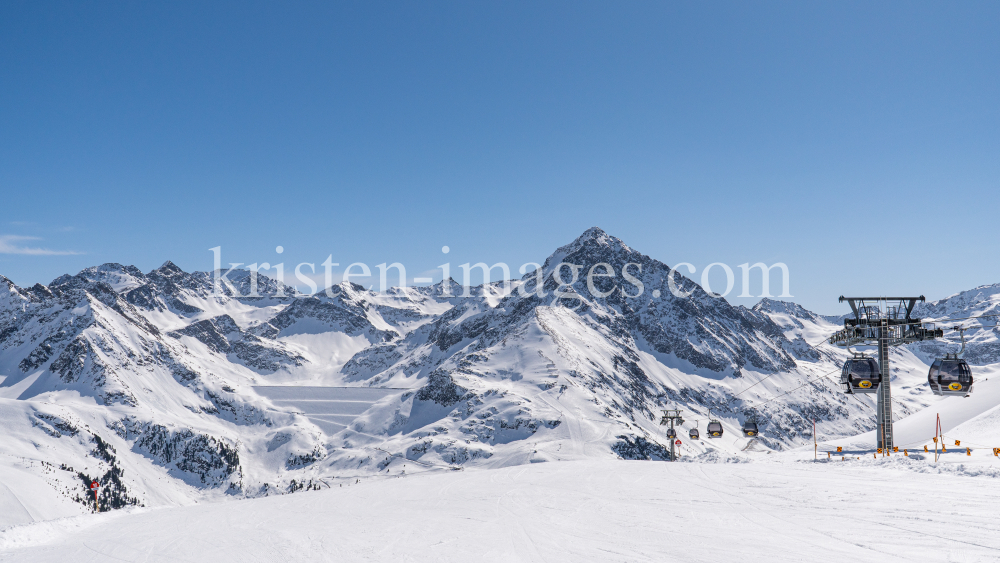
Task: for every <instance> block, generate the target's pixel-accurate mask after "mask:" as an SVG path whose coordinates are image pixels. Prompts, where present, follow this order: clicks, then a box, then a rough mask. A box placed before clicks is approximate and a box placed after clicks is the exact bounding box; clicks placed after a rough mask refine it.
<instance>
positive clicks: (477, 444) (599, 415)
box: [328, 229, 906, 466]
mask: <svg viewBox="0 0 1000 563" xmlns="http://www.w3.org/2000/svg"><path fill="white" fill-rule="evenodd" d="M563 260H565V261H567V262H570V263H573V264H577V265H581V266H583V268H582V270H581V271H582V272H587V271H589V270H590V267H591V266H593V265H595V264H599V263H603V264H608V265H609V266H610V267H611V268H612V269H613V270H615V271H616V272H621V270H622V268H623V267H624V266H625V265H626V264H630V263H631V264H633V266H631V268H632V270H631V272H632V273H634V275H635V278H636V283H633V284H630V285H627V286H624V287H625V291H627V292H628V295H636V294H637V293H638V292H637V287H638V285H636V284H637V283H641V284H642V286H643V287H644V289H645V290H644V292H643V293H642V294H641V295H639V296H638V297H634V298H633V297H627V296H626V295H625V293H623V292H622V290H621V288H622V287H623V286H621V285H618V286H617V288H616V287H615V286H614V285H612V284H610V283H605V282H608V281H609V278H603V279H600V280H595V284H594V285H595V287H594V288H593V289H594V291H592V290H591V288H589V287H588V284H587V283H586V281H585V279H581V280H579V281H578V282H576V283H575V284H573V288H572V297H563V298H557V297H556V296H555V294H554V293H555V290H556V289H557V288H558V287H559V283H558V281H556V280H555V277H554V275H553V274H554V271H555V267H556V265H557V264H558V263H559V262H560V261H563ZM636 265H638V266H639V267H636ZM668 271H669V268H668V267H667V266H666V265H664V264H662V263H659V262H657V261H655V260H652V259H650V258H648V257H646V256H643V255H641V254H639V253H638V252H635V251H634V250H632V249H631V248H629V247H628V246H627V245H625V244H624V243H622V242H621V241H620V240H618V239H615V238H614V237H611V236H609V235H607V234H606V233H604V232H603V231H600V230H599V229H591V230H589V231H587V232H586V233H584V234H583V235H582V236H581V237H580V238H579V239H577V240H576V241H574V242H573V243H571V244H570V245H567V246H564V247H562V248H560V249H559V250H557V252H556V253H554V254H553V255H552V256H551V257H549V259H548V260H546V262H545V264H544V265H543V267H542V273H541V276H542V277H541V279H542V283H541V286H542V287H544V289H545V295H544V296H538V295H533V294H530V290H532V289H534V288H535V286H536V283H537V278H536V277H535V275H534V274H529V275H527V276H525V278H524V279H522V280H519V281H518V282H515V283H514V284H513V287H512V293H511V294H510V295H509V296H507V297H505V298H504V299H501V300H499V301H498V302H497V303H496V305H495V306H491V304H490V303H489V302H487V301H481V300H467V301H464V302H461V303H459V304H458V305H456V306H455V307H454V308H452V309H451V310H449V311H448V312H447V313H445V314H444V315H441V316H440V317H438V318H437V319H436V320H434V321H433V322H431V323H428V324H426V325H424V326H421V327H420V328H418V329H416V330H414V331H413V332H411V333H410V334H408V335H407V336H406V337H405V338H403V339H402V340H401V341H400V342H391V343H383V344H379V345H376V346H372V347H370V348H367V349H365V350H363V351H361V352H359V353H358V354H357V355H356V356H355V357H354V358H352V359H351V360H350V361H349V362H347V363H346V364H345V365H344V368H343V369H342V373H344V374H345V376H346V380H347V381H349V382H354V383H363V384H368V385H379V386H387V387H401V388H412V389H414V390H415V392H414V393H401V394H400V395H399V398H398V401H397V403H396V404H394V405H386V406H385V407H384V409H383V410H382V411H380V412H372V413H369V414H368V415H366V416H364V417H362V418H360V419H359V420H358V421H357V422H356V423H355V424H354V425H353V426H352V427H351V428H349V429H348V430H345V431H343V432H342V433H340V434H338V435H337V436H335V437H333V440H332V443H333V444H334V445H335V446H336V449H335V452H334V453H333V454H331V458H330V460H329V461H328V463H330V464H331V466H336V465H337V464H338V463H340V461H339V459H340V457H341V456H356V455H357V452H355V451H352V449H351V448H352V446H356V445H357V444H359V443H366V444H367V443H376V442H378V443H381V444H382V445H381V446H380V447H382V448H383V449H385V450H387V451H389V452H392V453H395V454H398V455H402V456H404V457H406V458H407V459H411V460H415V459H420V460H424V461H429V462H432V463H435V464H453V463H463V462H470V461H471V462H475V463H479V462H481V463H485V464H487V465H494V466H495V465H505V464H510V463H525V462H528V461H538V460H544V459H573V458H575V457H579V456H586V455H600V453H598V452H605V455H606V452H615V453H617V454H618V455H620V456H622V457H627V458H650V457H651V458H654V459H655V458H663V457H665V455H666V453H665V452H666V445H665V443H664V442H665V441H664V439H663V438H662V435H663V429H662V427H661V426H660V425H659V411H660V410H661V409H664V408H672V407H678V406H679V407H681V408H684V409H686V410H687V412H688V415H687V416H688V417H689V420H690V421H691V422H694V421H696V420H697V421H698V424H700V425H701V429H702V430H703V431H704V428H705V424H706V423H707V421H708V419H709V417H710V416H714V417H718V418H720V419H721V420H722V421H723V422H724V424H725V426H726V430H727V435H726V437H725V438H724V439H722V440H718V441H712V442H697V443H694V444H690V445H689V446H688V447H689V448H690V449H691V450H693V452H695V453H697V452H701V451H705V450H707V449H713V448H720V447H721V448H723V449H727V450H730V451H737V450H739V449H742V448H745V447H747V446H748V442H749V440H747V439H744V438H741V437H739V436H740V435H739V431H738V428H739V426H740V425H741V424H742V422H743V421H744V420H746V419H747V417H749V416H755V414H754V413H755V409H757V410H756V418H757V420H758V422H759V423H760V425H761V426H762V428H763V430H764V433H765V436H764V437H762V438H760V439H759V440H758V443H759V444H761V445H766V446H768V447H772V448H781V447H785V446H787V445H792V444H794V443H796V441H799V440H803V439H804V436H805V435H806V431H807V430H808V432H809V433H811V419H812V418H813V417H815V418H818V419H820V420H821V421H825V423H826V424H828V425H831V426H832V427H837V428H838V429H839V430H840V431H842V432H844V433H857V432H858V431H863V430H866V429H868V428H870V427H871V425H872V424H873V418H872V416H871V413H870V412H867V411H868V409H869V408H870V407H869V406H868V405H865V404H863V403H859V402H857V401H851V400H849V399H848V398H846V397H844V396H842V395H840V394H836V393H833V392H831V391H832V389H831V387H832V385H830V384H829V381H826V382H824V380H819V381H817V382H816V383H815V385H813V386H809V387H807V388H806V389H802V390H801V391H799V392H797V393H796V394H794V395H790V396H789V397H788V398H787V399H785V400H783V401H780V402H777V401H775V402H770V403H767V404H766V405H764V406H763V407H760V408H758V407H757V405H758V404H760V403H764V402H765V401H768V400H769V399H771V398H772V397H774V396H775V395H778V394H780V393H781V392H782V391H784V390H787V389H789V388H790V387H791V386H794V385H797V384H798V383H799V382H801V380H802V379H803V377H804V376H805V377H809V376H815V375H817V374H822V373H823V372H824V371H825V372H827V373H830V372H836V371H839V364H840V362H842V361H843V357H844V354H845V353H844V352H843V351H839V350H825V351H824V352H823V353H822V354H820V353H818V352H816V351H815V350H814V349H812V348H810V347H809V345H808V344H807V343H806V341H805V340H804V336H808V337H813V338H814V341H813V344H815V343H816V341H817V340H820V337H819V333H820V332H822V331H828V332H832V331H833V330H834V327H833V326H832V325H831V323H829V321H827V320H825V319H822V318H819V317H817V316H815V315H812V314H811V313H808V312H805V311H804V310H801V308H799V311H794V310H793V311H792V312H794V313H796V314H797V315H799V316H801V319H799V317H798V316H796V317H793V316H790V315H789V314H788V311H787V310H784V309H782V310H780V311H779V310H778V309H780V308H781V305H780V304H778V303H775V302H772V303H771V305H770V306H769V307H770V308H769V309H768V310H756V309H755V310H747V309H744V308H741V307H733V306H731V305H729V304H728V303H727V302H726V301H725V300H722V299H717V298H714V297H712V296H709V295H708V294H707V293H705V292H704V291H702V290H701V288H700V287H698V286H696V285H695V284H694V283H693V282H691V281H690V280H687V279H684V278H681V277H679V276H678V285H679V286H680V288H681V289H682V290H683V291H692V292H693V293H692V295H691V296H690V297H689V298H683V299H682V298H677V297H674V296H673V295H672V294H671V293H670V291H669V288H668V286H667V284H666V275H667V272H668ZM602 283H603V285H598V284H602ZM654 289H655V290H659V291H658V294H657V297H654V296H653V295H654V293H653V290H654ZM522 290H524V292H525V293H529V294H527V295H526V294H525V293H522ZM563 290H564V291H566V292H567V293H568V290H567V289H566V288H563ZM612 290H615V291H613V292H612ZM598 294H600V295H598ZM765 305H766V304H765ZM790 310H791V309H790ZM772 314H773V315H775V316H776V317H779V316H780V319H779V320H781V321H782V322H785V323H786V324H785V326H783V325H781V324H778V323H776V322H775V321H774V320H773V319H772V317H771V316H769V315H772ZM786 334H787V336H786ZM789 338H791V339H789ZM796 357H798V358H799V359H798V360H797V359H796ZM765 378H766V381H765V382H764V383H762V384H760V385H757V386H754V387H753V388H752V389H751V390H750V391H749V392H747V393H745V394H741V395H739V396H738V395H737V394H738V393H740V392H741V391H742V390H744V389H747V388H750V386H751V385H753V383H754V382H756V381H760V380H763V379H765ZM903 400H906V398H904V399H903ZM710 410H711V411H712V412H711V415H710V412H709V411H710ZM821 424H822V423H821ZM690 426H691V424H689V425H688V426H686V427H685V429H682V430H681V434H682V435H683V434H685V433H686V428H687V427H690ZM526 443H527V444H529V445H530V451H529V450H528V448H526V447H525V444H526ZM477 460H478V461H477Z"/></svg>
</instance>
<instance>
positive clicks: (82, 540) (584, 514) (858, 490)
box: [0, 452, 1000, 563]
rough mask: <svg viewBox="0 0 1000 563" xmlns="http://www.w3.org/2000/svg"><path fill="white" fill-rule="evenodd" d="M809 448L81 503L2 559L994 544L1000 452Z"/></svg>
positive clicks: (318, 557) (951, 548)
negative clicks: (271, 492) (201, 500)
mask: <svg viewBox="0 0 1000 563" xmlns="http://www.w3.org/2000/svg"><path fill="white" fill-rule="evenodd" d="M803 456H804V454H803V453H802V452H790V453H788V454H774V455H764V454H755V455H753V456H750V457H749V458H744V459H750V460H751V461H749V462H745V463H727V462H715V463H713V462H711V461H712V460H703V461H702V462H693V463H685V462H678V463H673V464H671V463H654V462H641V461H639V462H626V461H598V460H593V461H572V462H560V463H541V464H531V465H523V466H515V467H507V468H502V469H492V470H486V469H481V470H469V471H463V472H448V473H441V474H436V475H435V474H422V475H415V476H391V477H387V478H386V477H383V478H381V479H369V480H365V481H362V482H361V483H359V484H354V483H353V482H352V484H350V485H344V486H342V487H341V486H336V487H335V488H333V489H324V490H322V491H316V492H308V493H297V494H293V495H286V496H279V497H269V498H261V499H255V500H245V501H239V502H223V503H212V504H202V505H196V506H187V507H177V508H162V509H153V510H147V509H137V510H132V511H117V512H114V513H105V514H101V515H96V516H93V515H88V516H77V517H73V518H68V519H63V520H56V521H50V522H42V523H37V524H31V525H28V526H20V527H15V528H10V529H8V530H6V531H4V532H0V560H2V561H5V562H22V561H23V562H34V563H43V562H57V563H66V562H67V561H73V562H89V561H142V562H159V561H163V562H167V561H171V562H177V561H192V562H193V561H213V562H218V563H225V562H238V563H248V562H255V561H435V562H440V561H503V562H510V561H573V562H579V561H623V562H624V561H651V562H652V561H656V562H664V561H683V562H702V561H703V562H706V563H718V562H719V561H740V562H741V563H750V562H757V561H760V562H768V563H773V562H777V561H789V562H792V561H795V562H801V561H852V562H854V561H873V562H874V561H878V562H880V563H881V562H885V561H963V562H975V561H983V562H986V561H997V560H1000V519H997V518H996V507H997V506H1000V487H998V486H997V485H1000V480H998V479H997V477H998V476H1000V465H998V464H994V463H990V462H985V463H983V464H982V465H980V466H979V467H978V469H977V470H975V471H973V473H978V477H969V476H965V475H963V473H965V472H966V471H967V467H966V466H963V465H959V464H949V463H942V464H939V465H938V466H936V468H932V467H931V466H930V465H929V464H928V462H927V461H926V460H918V459H912V458H911V459H907V458H904V457H903V456H894V457H892V458H889V459H879V460H872V459H870V458H864V459H863V460H860V461H859V460H856V459H855V460H852V461H847V462H841V461H837V462H823V461H821V462H819V463H815V462H813V461H812V460H811V459H809V460H806V459H804V458H803ZM808 457H809V458H811V457H812V452H809V456H808ZM716 461H720V460H716ZM730 461H733V460H730ZM984 461H985V460H984Z"/></svg>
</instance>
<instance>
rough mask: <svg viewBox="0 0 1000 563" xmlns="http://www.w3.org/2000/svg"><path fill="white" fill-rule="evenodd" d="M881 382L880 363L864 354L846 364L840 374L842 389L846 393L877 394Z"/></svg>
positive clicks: (855, 356)
mask: <svg viewBox="0 0 1000 563" xmlns="http://www.w3.org/2000/svg"><path fill="white" fill-rule="evenodd" d="M881 382H882V376H881V374H880V373H879V369H878V362H876V361H875V359H874V358H869V357H867V356H864V355H862V354H855V355H854V357H853V358H851V359H849V360H847V361H846V362H844V368H843V369H842V370H841V372H840V388H841V390H842V391H843V392H844V393H875V392H876V391H878V386H879V383H881Z"/></svg>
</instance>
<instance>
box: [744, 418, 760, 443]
mask: <svg viewBox="0 0 1000 563" xmlns="http://www.w3.org/2000/svg"><path fill="white" fill-rule="evenodd" d="M756 418H757V417H753V418H747V420H746V422H744V423H743V436H745V437H747V438H755V437H757V435H758V434H760V431H759V430H757V422H756Z"/></svg>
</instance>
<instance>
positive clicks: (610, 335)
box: [0, 228, 1000, 515]
mask: <svg viewBox="0 0 1000 563" xmlns="http://www.w3.org/2000/svg"><path fill="white" fill-rule="evenodd" d="M561 263H569V264H573V265H575V266H579V267H580V268H579V271H578V274H579V275H578V279H577V280H576V281H575V282H574V283H572V284H570V285H567V284H564V283H562V281H563V280H567V281H568V280H569V278H570V268H568V267H563V268H562V269H561V270H558V267H559V265H560V264H561ZM595 266H596V270H597V272H598V273H605V274H609V275H606V276H598V277H594V278H592V279H591V280H589V281H588V278H587V273H588V272H590V271H591V268H592V267H595ZM669 272H670V268H669V267H668V266H667V265H666V264H663V263H662V262H659V261H657V260H655V259H653V258H650V257H648V256H645V255H643V254H642V253H640V252H638V251H636V250H634V249H632V248H630V247H629V246H627V245H626V244H625V243H624V242H622V241H621V240H619V239H617V238H615V237H613V236H611V235H608V234H607V233H605V232H603V231H601V230H600V229H597V228H593V229H589V230H588V231H586V232H585V233H583V234H582V235H581V236H580V237H578V238H577V239H576V240H574V241H573V242H571V243H570V244H567V245H565V246H563V247H560V248H559V249H557V250H556V251H555V252H554V253H553V254H552V255H551V256H549V257H548V258H547V259H546V260H545V261H544V263H543V265H542V267H541V269H540V271H539V272H530V273H528V274H527V275H525V276H524V278H522V279H520V280H513V281H511V282H510V284H509V293H505V290H504V286H505V284H504V283H500V282H496V283H491V284H486V285H483V286H480V287H478V288H474V290H473V291H472V292H471V294H470V295H469V296H466V297H461V296H458V295H459V294H460V292H459V291H458V290H457V289H458V288H457V287H456V284H454V282H453V281H451V280H447V282H445V283H448V284H450V285H451V289H452V291H449V292H444V291H443V289H444V287H443V285H442V284H437V285H434V286H430V287H422V288H405V289H393V290H390V291H387V292H385V293H376V292H372V291H369V290H366V289H365V288H364V287H362V286H359V285H356V284H350V283H342V284H338V285H336V286H334V287H332V288H330V290H329V291H328V292H320V293H318V294H317V295H314V296H309V297H296V296H295V294H294V290H293V289H292V288H289V287H285V286H282V285H280V284H279V283H278V282H276V281H275V280H272V279H269V278H267V277H265V276H259V277H258V279H257V280H256V283H255V282H254V280H253V279H252V278H251V276H250V275H249V273H247V272H232V273H231V274H230V275H229V276H228V280H229V282H227V283H225V284H223V285H222V287H221V295H220V294H219V293H217V292H215V291H214V285H213V284H214V283H215V282H214V277H215V276H214V273H212V272H194V273H187V272H183V271H182V270H181V269H180V268H178V267H177V266H175V265H174V264H172V263H170V262H167V263H165V264H164V265H163V266H161V267H160V268H158V269H156V270H153V271H151V272H149V273H146V274H143V273H142V272H140V271H139V270H138V269H136V268H135V267H132V266H122V265H120V264H105V265H102V266H98V267H94V268H88V269H86V270H83V271H82V272H80V273H79V274H77V275H75V276H69V275H66V276H61V277H60V278H57V279H56V280H53V282H52V283H51V284H49V285H48V286H43V285H35V286H33V287H31V288H20V287H18V286H16V285H15V284H14V283H12V282H10V281H9V280H7V279H6V278H2V277H0V419H2V420H3V429H4V432H5V435H4V440H3V441H2V442H0V472H3V473H4V474H5V475H14V476H15V477H10V479H8V481H10V480H14V481H17V482H19V483H22V484H23V486H25V487H34V488H35V489H37V490H39V491H48V494H47V495H42V496H37V495H36V496H37V498H38V499H43V498H44V500H37V501H34V502H35V506H34V507H33V508H32V509H33V510H36V511H38V512H39V513H43V512H44V513H45V514H56V515H58V514H71V513H73V512H74V511H80V510H85V509H86V507H87V505H88V503H92V502H93V501H92V500H88V499H90V497H89V496H88V493H87V492H86V490H85V489H84V484H85V483H88V482H89V480H91V479H94V478H97V479H98V480H100V481H101V482H102V483H106V484H107V486H106V487H104V488H102V489H101V495H102V496H101V500H102V504H103V506H104V507H118V506H124V505H128V504H146V505H162V504H185V503H191V502H197V501H199V500H202V499H205V498H221V497H223V496H225V495H229V496H233V497H243V496H259V495H266V494H271V493H275V492H290V491H296V490H301V489H303V488H314V487H318V486H325V485H328V484H329V483H330V482H331V480H332V479H337V478H342V477H345V476H349V475H360V474H371V473H377V472H384V471H399V470H402V466H404V465H406V467H407V469H408V470H409V471H411V472H412V471H416V470H428V469H434V468H440V467H458V466H463V465H469V466H475V465H484V466H504V465H511V464H521V463H531V462H538V461H555V460H565V459H579V458H588V457H611V458H614V457H623V458H627V459H663V458H665V457H666V455H667V448H668V445H669V442H668V441H667V440H666V439H665V438H663V427H662V426H661V425H660V424H659V416H660V411H661V410H662V409H666V408H680V409H683V410H684V411H685V418H686V419H687V423H686V424H685V425H684V427H683V429H682V430H681V431H680V432H679V434H680V435H681V436H682V438H685V440H684V444H683V446H682V447H683V448H684V452H685V453H687V454H699V453H704V452H707V451H710V450H722V451H729V452H735V451H738V450H743V449H751V450H761V449H764V450H766V449H785V448H789V447H793V446H795V445H798V444H802V443H804V442H805V441H806V440H807V439H811V432H812V421H813V420H815V421H816V422H817V425H818V427H819V429H820V430H821V432H822V433H824V434H825V435H840V436H852V435H855V434H858V433H860V432H864V431H866V430H870V429H871V428H872V427H873V424H874V420H873V419H874V414H873V409H872V408H871V400H870V399H868V398H862V399H853V398H849V397H846V396H844V395H841V394H839V393H838V392H837V388H836V385H835V383H834V381H835V379H836V377H837V375H838V374H839V367H840V363H841V362H842V361H843V358H844V356H845V354H844V352H843V351H840V350H837V349H833V348H831V347H830V346H828V345H826V344H823V342H824V340H825V338H826V337H827V336H829V334H831V333H832V332H833V331H835V330H836V329H837V328H839V325H838V324H837V319H833V318H828V317H822V316H819V315H816V314H813V313H811V312H809V311H807V310H805V309H803V308H802V307H800V306H798V305H796V304H794V303H787V302H780V301H773V300H769V299H765V300H763V301H761V302H760V303H759V304H757V305H756V306H755V307H753V308H752V309H747V308H745V307H739V306H733V305H731V304H730V303H729V302H727V301H726V300H725V299H723V298H719V297H716V296H713V295H709V294H708V293H706V292H705V291H704V290H703V289H702V288H701V287H700V286H698V285H697V284H696V283H694V282H693V281H691V280H690V279H687V278H685V277H684V276H682V275H681V274H679V273H677V274H675V281H676V287H675V288H674V289H675V290H676V291H680V292H684V293H687V294H689V295H688V296H686V297H677V296H675V295H674V291H671V287H670V285H669V284H668V273H669ZM611 273H614V275H610V274H611ZM254 283H255V285H256V287H255V289H256V295H257V296H256V297H243V296H245V295H248V294H250V292H251V289H252V287H251V286H252V285H254ZM997 287H1000V286H990V287H985V288H977V289H976V290H972V291H971V292H965V293H963V294H959V295H958V296H955V297H952V298H949V299H947V300H943V301H940V302H936V303H929V304H926V305H923V306H922V308H921V310H920V313H921V314H923V315H924V316H927V317H933V318H945V317H947V318H954V317H956V316H973V315H974V314H976V313H977V312H978V313H979V314H982V313H983V312H985V311H991V310H992V308H993V307H994V304H995V301H994V300H993V296H994V295H996V293H998V291H997ZM445 293H448V295H445ZM966 294H969V295H966ZM991 322H992V321H991ZM970 336H972V340H973V341H974V343H973V345H970V352H969V354H968V357H969V358H970V360H973V363H976V362H977V361H978V362H980V363H993V362H996V361H998V360H997V359H995V358H996V356H994V355H991V354H995V353H996V350H997V349H996V342H997V340H996V328H995V326H994V325H993V324H990V326H989V327H988V328H981V329H980V330H979V331H978V332H976V333H974V334H970ZM921 346H922V347H914V349H913V350H905V349H904V350H899V351H896V352H894V359H893V361H894V366H895V369H894V371H893V377H894V378H895V379H896V380H897V382H898V386H897V388H896V389H895V395H894V398H895V400H896V401H897V403H898V407H897V412H898V413H899V415H900V416H906V415H908V414H910V413H912V412H916V411H917V410H920V409H921V408H924V407H926V406H927V405H929V404H931V403H932V402H933V401H934V400H935V399H934V398H932V397H930V394H929V391H928V390H927V389H926V386H925V385H922V383H923V381H924V379H925V378H926V364H927V362H928V358H929V357H930V356H929V355H933V354H935V353H936V352H935V350H936V349H932V348H929V346H932V345H930V344H928V345H921ZM938 346H941V344H938ZM921 370H924V371H923V374H921ZM280 385H292V386H326V387H364V388H371V387H377V388H381V389H383V390H384V392H383V393H380V394H378V395H377V396H376V398H374V399H371V400H369V401H368V402H364V401H360V400H355V399H350V398H349V399H347V400H339V399H332V400H324V401H326V402H324V403H323V404H324V405H330V404H336V405H340V406H341V407H344V405H346V406H347V407H350V408H352V409H355V410H353V411H352V410H350V409H348V410H346V411H344V412H351V413H352V414H351V415H350V416H347V419H348V421H347V422H346V423H345V424H340V425H333V424H322V423H321V421H320V418H319V417H314V418H313V419H312V420H311V419H310V417H309V416H307V415H308V413H309V412H310V411H309V410H308V409H304V408H298V407H301V404H300V403H295V402H294V401H281V400H277V399H273V400H272V399H269V398H268V395H267V393H264V392H258V391H257V390H255V387H258V386H280ZM260 388H261V389H263V388H264V387H260ZM299 388H300V389H305V387H299ZM310 400H311V399H310ZM321 402H322V401H319V400H318V399H317V400H316V401H314V402H312V403H309V405H313V404H320V403H321ZM296 405H298V407H296ZM309 405H307V406H309ZM299 413H306V414H305V415H304V414H299ZM355 415H356V416H355ZM710 418H717V419H719V420H721V421H722V422H723V424H724V426H725V429H726V434H725V436H724V437H723V438H722V439H719V440H711V441H708V440H706V441H688V440H686V435H687V429H689V428H691V427H695V426H697V427H699V428H700V429H701V430H702V432H704V429H705V425H706V424H707V422H708V420H709V419H710ZM748 418H752V419H754V420H756V421H757V422H758V424H759V425H760V427H761V430H762V433H763V435H762V436H761V437H760V438H758V439H756V440H748V439H744V438H742V437H741V436H740V434H739V431H738V429H739V426H740V425H741V424H742V423H743V421H745V420H747V419H748ZM317 423H320V426H317ZM321 484H325V485H321ZM33 498H35V497H33Z"/></svg>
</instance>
